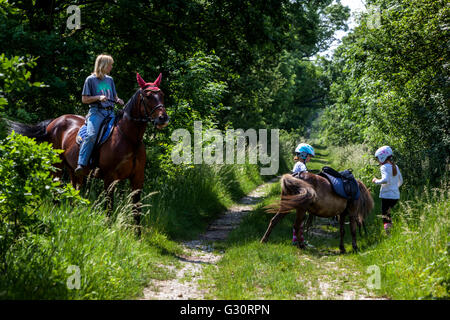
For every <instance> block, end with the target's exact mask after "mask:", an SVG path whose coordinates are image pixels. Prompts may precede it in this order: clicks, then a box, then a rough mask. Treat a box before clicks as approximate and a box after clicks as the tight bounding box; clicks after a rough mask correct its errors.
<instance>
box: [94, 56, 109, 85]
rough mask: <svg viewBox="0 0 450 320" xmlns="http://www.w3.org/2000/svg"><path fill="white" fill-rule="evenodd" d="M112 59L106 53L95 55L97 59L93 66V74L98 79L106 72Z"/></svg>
mask: <svg viewBox="0 0 450 320" xmlns="http://www.w3.org/2000/svg"><path fill="white" fill-rule="evenodd" d="M113 63H114V60H113V58H112V57H111V56H110V55H107V54H101V55H99V56H97V59H95V66H94V72H93V74H95V76H96V77H97V78H99V79H103V78H104V77H105V74H106V68H107V67H108V66H109V65H110V64H113Z"/></svg>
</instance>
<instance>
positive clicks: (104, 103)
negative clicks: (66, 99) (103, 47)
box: [75, 54, 123, 176]
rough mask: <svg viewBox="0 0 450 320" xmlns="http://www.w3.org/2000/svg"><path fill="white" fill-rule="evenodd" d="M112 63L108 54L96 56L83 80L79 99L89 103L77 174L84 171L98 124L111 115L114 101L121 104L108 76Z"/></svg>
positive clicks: (81, 173)
mask: <svg viewBox="0 0 450 320" xmlns="http://www.w3.org/2000/svg"><path fill="white" fill-rule="evenodd" d="M113 63H114V60H113V58H112V57H111V56H109V55H106V54H101V55H99V56H97V59H96V60H95V66H94V72H93V73H92V74H91V75H90V76H88V77H87V78H86V80H85V81H84V86H83V92H82V93H81V95H82V98H81V101H82V102H83V103H85V104H89V113H88V115H87V116H86V127H87V130H86V137H85V138H84V139H83V142H82V144H81V147H80V154H79V156H78V166H77V168H76V169H75V174H76V175H77V176H82V175H83V174H85V173H86V170H85V169H86V167H87V166H88V161H89V158H90V156H91V153H92V149H93V148H94V143H95V139H96V137H97V135H98V132H99V129H100V126H101V124H102V122H103V120H104V119H105V118H107V117H111V116H112V115H113V113H114V102H117V103H119V104H120V105H123V100H122V99H120V98H119V97H118V96H117V93H116V85H115V84H114V79H113V78H112V77H110V76H109V74H110V72H111V70H112V66H113Z"/></svg>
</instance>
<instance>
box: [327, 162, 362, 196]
mask: <svg viewBox="0 0 450 320" xmlns="http://www.w3.org/2000/svg"><path fill="white" fill-rule="evenodd" d="M319 176H322V177H324V178H326V179H327V180H328V181H329V182H330V184H331V185H332V187H333V190H334V192H336V193H337V194H338V195H339V196H341V197H342V198H345V199H347V200H358V199H359V196H360V191H359V186H358V182H357V181H356V179H355V177H354V176H353V173H352V170H351V169H347V170H344V171H340V172H337V171H336V170H334V169H333V168H330V167H323V168H322V171H320V172H319Z"/></svg>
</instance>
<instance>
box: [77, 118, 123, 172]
mask: <svg viewBox="0 0 450 320" xmlns="http://www.w3.org/2000/svg"><path fill="white" fill-rule="evenodd" d="M115 118H116V117H115V116H111V117H106V118H105V119H103V122H102V124H101V125H100V129H99V130H98V135H97V138H96V139H95V144H94V148H93V149H92V153H91V157H90V159H89V164H90V165H95V163H96V161H97V160H98V150H99V149H100V146H101V145H102V144H104V143H105V142H106V141H107V140H108V138H109V137H110V136H111V133H112V131H113V130H112V129H113V128H114V124H115ZM86 135H87V126H86V124H84V125H83V126H82V127H81V128H80V130H78V134H77V138H76V139H75V141H76V142H77V144H78V145H81V143H82V142H83V140H84V139H85V138H86Z"/></svg>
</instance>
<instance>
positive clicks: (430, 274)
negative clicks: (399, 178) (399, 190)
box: [359, 183, 450, 299]
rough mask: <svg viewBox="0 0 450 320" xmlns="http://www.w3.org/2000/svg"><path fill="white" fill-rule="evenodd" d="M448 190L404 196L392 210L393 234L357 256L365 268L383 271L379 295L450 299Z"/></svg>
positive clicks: (418, 190) (449, 206) (427, 189)
mask: <svg viewBox="0 0 450 320" xmlns="http://www.w3.org/2000/svg"><path fill="white" fill-rule="evenodd" d="M449 213H450V189H449V185H448V183H446V184H443V186H442V187H441V188H434V189H430V188H428V187H424V188H423V189H417V190H411V191H405V192H403V198H402V200H401V202H400V203H399V206H398V207H397V208H396V209H395V210H394V212H393V229H392V233H391V236H389V237H387V236H385V235H382V236H381V237H380V238H379V239H378V240H379V241H378V243H376V245H372V246H371V248H370V249H369V250H367V251H366V252H364V253H363V254H361V255H359V258H360V260H361V261H362V262H363V263H364V264H365V265H377V266H379V267H380V271H381V280H382V282H381V287H380V289H379V292H380V293H381V294H385V295H388V296H390V297H392V298H394V299H444V298H445V299H448V298H450V295H449V284H450V259H449V255H448V245H449V238H448V235H449V231H450V228H449V222H450V221H449Z"/></svg>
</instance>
